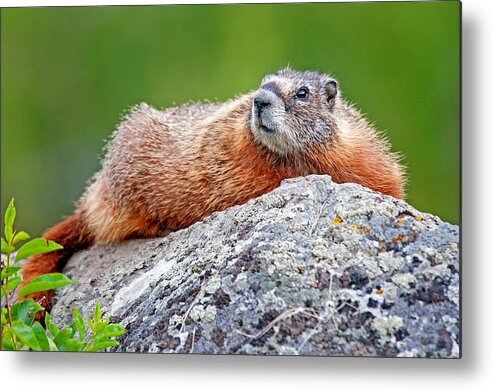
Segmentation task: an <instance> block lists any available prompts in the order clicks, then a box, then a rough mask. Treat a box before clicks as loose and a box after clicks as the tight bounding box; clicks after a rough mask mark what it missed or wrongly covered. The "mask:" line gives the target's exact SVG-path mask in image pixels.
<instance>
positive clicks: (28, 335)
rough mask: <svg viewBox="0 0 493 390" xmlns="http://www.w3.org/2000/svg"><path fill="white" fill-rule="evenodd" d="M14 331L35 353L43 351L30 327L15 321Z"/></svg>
mask: <svg viewBox="0 0 493 390" xmlns="http://www.w3.org/2000/svg"><path fill="white" fill-rule="evenodd" d="M12 331H13V332H14V334H15V335H16V337H17V338H18V339H19V340H20V341H22V342H23V343H24V344H25V345H26V346H28V347H29V348H30V349H33V350H35V351H40V350H41V347H40V346H39V343H38V339H37V338H36V335H35V333H34V330H33V329H32V328H31V327H30V326H27V325H26V324H25V323H24V322H22V321H20V320H17V321H14V322H13V324H12Z"/></svg>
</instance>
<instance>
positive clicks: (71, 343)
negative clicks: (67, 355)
mask: <svg viewBox="0 0 493 390" xmlns="http://www.w3.org/2000/svg"><path fill="white" fill-rule="evenodd" d="M84 346H85V345H84V344H82V343H81V342H80V341H79V340H77V339H68V340H67V341H66V342H65V345H64V348H63V350H64V351H68V352H78V351H82V350H83V349H84Z"/></svg>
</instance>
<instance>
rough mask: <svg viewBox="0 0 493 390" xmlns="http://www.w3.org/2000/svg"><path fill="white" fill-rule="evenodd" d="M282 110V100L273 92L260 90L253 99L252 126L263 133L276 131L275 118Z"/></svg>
mask: <svg viewBox="0 0 493 390" xmlns="http://www.w3.org/2000/svg"><path fill="white" fill-rule="evenodd" d="M281 108H282V100H281V98H280V97H279V96H277V95H276V94H275V93H274V92H273V91H271V90H269V89H265V88H260V89H259V90H258V91H257V93H256V94H255V96H254V98H253V105H252V121H253V123H252V124H253V126H254V127H256V128H258V129H259V130H262V131H265V132H274V131H276V128H277V126H276V124H275V118H276V115H277V112H278V111H279V110H280V109H281Z"/></svg>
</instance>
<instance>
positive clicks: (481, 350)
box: [0, 0, 493, 390]
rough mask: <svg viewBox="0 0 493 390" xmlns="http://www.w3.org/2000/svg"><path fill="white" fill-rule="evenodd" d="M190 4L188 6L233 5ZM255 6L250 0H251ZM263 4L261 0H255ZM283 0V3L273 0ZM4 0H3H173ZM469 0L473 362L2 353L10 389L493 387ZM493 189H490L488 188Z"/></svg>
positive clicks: (481, 61) (492, 102) (477, 48)
mask: <svg viewBox="0 0 493 390" xmlns="http://www.w3.org/2000/svg"><path fill="white" fill-rule="evenodd" d="M227 2H228V1H209V2H207V1H181V2H179V3H183V4H185V3H187V4H195V3H227ZM243 2H244V3H247V2H249V1H243ZM254 2H255V1H254ZM272 2H274V1H272ZM163 3H166V2H163V1H153V0H147V1H141V2H136V1H125V0H119V1H94V0H93V1H75V0H72V1H68V0H59V1H54V0H52V1H49V0H31V1H28V0H2V4H1V5H2V6H3V7H6V6H15V7H18V6H41V5H43V6H47V5H102V4H106V5H110V4H122V5H123V4H163ZM492 5H493V2H492V1H491V0H464V1H463V128H462V131H463V133H462V150H463V155H462V161H463V170H462V172H463V174H462V184H463V199H462V200H463V209H462V213H463V225H462V227H463V241H462V242H463V252H462V258H463V356H464V357H463V359H462V360H455V361H451V360H450V361H449V360H435V361H434V360H403V359H401V360H399V359H351V358H338V359H335V358H292V357H283V358H272V357H236V356H169V355H123V354H121V355H116V354H97V355H88V354H67V353H64V354H55V353H52V354H46V353H8V352H0V371H1V374H0V380H1V385H2V387H3V388H9V389H10V388H14V386H16V385H17V386H20V387H19V388H22V389H24V388H26V389H29V388H35V389H38V388H42V387H48V388H50V389H62V388H63V389H65V388H70V389H75V390H78V389H88V388H89V389H99V388H102V389H118V390H122V389H132V390H134V389H147V388H155V387H156V388H159V389H161V388H162V389H165V390H171V389H180V390H181V389H188V388H193V389H208V388H213V389H235V390H236V389H240V390H241V389H248V390H253V389H257V388H258V389H264V388H268V389H283V390H284V389H326V388H327V389H344V390H351V389H365V390H366V389H369V390H387V389H389V390H390V389H391V390H401V389H402V390H406V389H410V390H411V389H412V390H416V389H420V390H424V389H437V390H438V389H447V390H450V389H488V388H491V386H492V384H493V364H491V362H492V360H493V359H492V356H493V336H492V333H493V315H492V313H493V303H492V300H493V294H492V287H491V286H493V282H492V280H493V256H491V253H492V249H491V247H490V245H489V244H490V242H491V241H492V239H491V237H492V236H493V234H492V233H493V232H492V230H493V229H492V226H493V215H492V207H491V204H492V201H491V194H492V193H493V186H492V185H491V183H492V182H493V173H492V168H493V161H492V160H493V158H492V156H493V153H492V148H493V143H492V138H493V120H492V112H493V110H492V107H493V82H492V81H493V80H492V78H493V77H492V75H493V72H492V71H491V70H492V69H493V60H492V59H493V55H492V53H493V50H492V49H491V48H492V42H493V23H492V22H491V21H492V19H493V18H492V16H493V15H492V12H491V11H492ZM488 190H490V191H488Z"/></svg>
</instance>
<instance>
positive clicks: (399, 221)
mask: <svg viewBox="0 0 493 390" xmlns="http://www.w3.org/2000/svg"><path fill="white" fill-rule="evenodd" d="M405 220H406V218H404V217H402V218H399V219H398V220H397V222H396V223H395V224H396V225H400V224H401V223H403V222H404V221H405Z"/></svg>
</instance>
